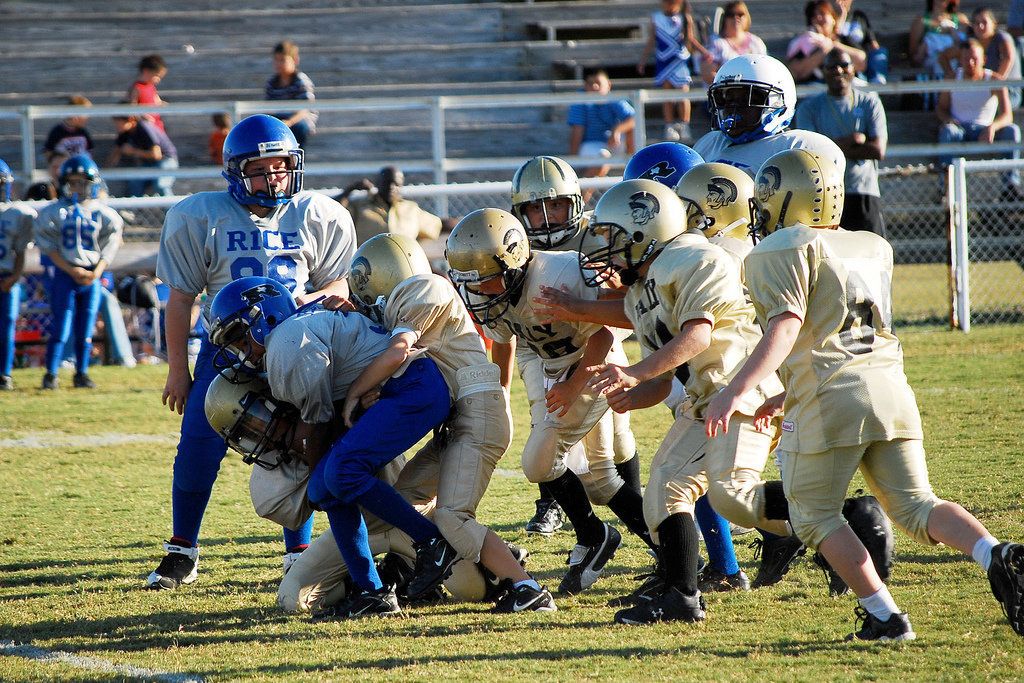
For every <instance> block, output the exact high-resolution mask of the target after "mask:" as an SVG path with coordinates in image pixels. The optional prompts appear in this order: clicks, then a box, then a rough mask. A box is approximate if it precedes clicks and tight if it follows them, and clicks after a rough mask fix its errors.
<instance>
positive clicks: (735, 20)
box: [700, 0, 768, 85]
mask: <svg viewBox="0 0 1024 683" xmlns="http://www.w3.org/2000/svg"><path fill="white" fill-rule="evenodd" d="M723 9H724V12H723V14H722V26H721V27H720V28H719V35H717V36H715V37H714V39H712V41H711V45H709V46H708V52H710V53H711V59H707V58H705V59H703V60H702V61H701V68H700V75H701V78H703V79H704V82H705V83H706V84H708V85H711V84H712V83H714V81H715V74H717V73H718V69H719V68H720V67H721V66H722V65H723V64H725V63H726V62H728V61H729V60H730V59H732V58H733V57H739V56H740V55H766V54H768V50H767V49H766V48H765V45H764V41H763V40H761V39H760V38H758V37H757V36H756V35H754V34H753V33H750V31H749V29H750V10H748V9H747V4H746V3H745V2H742V0H734V1H733V2H728V3H726V4H725V7H724V8H723Z"/></svg>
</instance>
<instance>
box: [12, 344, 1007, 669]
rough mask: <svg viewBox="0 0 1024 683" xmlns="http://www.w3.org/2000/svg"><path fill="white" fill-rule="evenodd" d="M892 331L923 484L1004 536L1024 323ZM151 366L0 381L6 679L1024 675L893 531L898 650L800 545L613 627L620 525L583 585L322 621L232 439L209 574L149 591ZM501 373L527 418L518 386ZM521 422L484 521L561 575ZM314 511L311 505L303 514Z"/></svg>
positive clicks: (974, 597)
mask: <svg viewBox="0 0 1024 683" xmlns="http://www.w3.org/2000/svg"><path fill="white" fill-rule="evenodd" d="M901 336H902V338H903V340H904V344H905V350H906V357H907V373H908V375H909V377H910V379H911V383H912V384H913V385H914V387H915V389H916V391H917V397H918V402H919V404H920V406H921V412H922V415H923V417H924V422H925V429H926V435H927V438H926V442H925V445H926V447H927V449H928V451H929V454H930V455H929V465H930V469H931V474H932V482H933V485H934V487H935V489H936V492H937V493H938V494H939V495H940V496H943V497H945V498H949V499H952V500H955V501H957V502H960V503H962V504H964V505H965V506H966V507H967V508H968V509H970V510H972V511H973V512H975V514H977V515H978V516H979V517H980V518H981V519H982V520H983V521H984V522H986V524H988V526H989V528H990V530H991V531H992V532H993V533H994V534H995V535H996V536H997V537H999V538H1000V539H1016V540H1022V539H1024V466H1022V465H1021V441H1022V439H1021V435H1020V425H1021V424H1022V423H1024V362H1022V360H1024V327H1022V326H992V327H975V328H974V331H972V332H971V334H969V335H964V334H961V333H957V332H950V331H947V330H943V329H938V328H927V329H925V328H908V329H904V330H902V331H901ZM633 350H634V351H635V349H633ZM164 372H165V369H164V368H162V367H138V368H136V369H132V370H125V369H120V368H109V367H103V368H96V369H95V370H94V372H93V375H94V377H95V379H96V381H97V383H98V384H99V387H100V388H99V389H97V390H95V391H92V392H86V391H81V390H79V391H74V390H70V389H62V390H61V391H58V392H56V393H42V392H41V391H39V390H38V389H36V387H37V386H38V383H39V381H40V377H41V374H42V373H41V371H39V370H16V371H15V375H14V380H15V382H16V384H17V385H18V386H19V389H18V390H17V391H15V392H13V393H2V394H0V482H2V486H0V519H3V520H4V521H3V525H2V529H0V681H53V680H58V681H100V680H164V681H185V680H198V679H202V680H215V681H226V680H289V681H292V680H299V681H307V680H308V681H313V680H349V679H367V680H380V679H395V680H435V679H452V678H459V679H461V680H482V679H483V680H491V681H503V680H512V679H529V680H553V679H558V680H575V679H603V680H626V679H630V680H633V681H638V680H677V679H682V680H686V679H714V680H721V679H757V680H761V679H786V680H815V681H817V680H837V679H838V680H844V679H845V680H852V679H865V678H867V679H887V680H906V679H913V680H964V679H970V680H978V679H996V680H1011V679H1020V678H1021V677H1022V676H1024V640H1022V639H1021V638H1020V637H1018V636H1017V635H1015V634H1014V633H1013V632H1012V631H1011V630H1010V628H1009V626H1008V625H1007V623H1006V620H1005V618H1004V617H1003V615H1002V613H1001V612H1000V611H999V607H998V605H997V604H996V602H995V600H994V599H993V598H992V597H991V594H990V592H989V589H988V582H987V580H986V579H985V578H984V576H983V573H982V571H981V570H980V568H978V566H977V565H975V564H974V563H973V562H971V561H970V560H969V559H968V558H966V557H964V556H962V555H960V554H959V553H957V552H955V551H951V550H949V549H947V548H935V547H923V546H915V545H913V544H911V543H910V542H909V541H908V540H907V538H906V537H905V536H902V535H900V534H898V542H897V553H898V563H897V565H896V567H895V569H894V572H893V576H892V579H891V589H892V592H893V595H894V596H895V598H896V600H897V602H898V603H899V605H900V607H901V608H902V609H904V610H907V611H908V612H909V613H910V616H911V619H912V621H913V624H914V628H915V630H916V632H917V634H918V639H917V640H916V641H913V642H910V643H907V644H905V645H902V646H896V647H893V646H880V645H872V644H856V645H851V644H846V643H844V642H842V639H843V637H844V636H845V635H846V634H847V633H849V632H850V631H851V630H852V629H853V626H854V617H853V606H854V600H853V599H852V598H850V597H844V598H838V599H832V598H829V596H828V593H827V589H826V586H825V582H824V579H823V577H822V575H821V572H820V571H819V570H818V569H817V568H815V567H814V566H813V565H812V564H811V563H809V562H808V561H806V560H803V561H801V562H800V563H798V564H797V565H796V566H795V567H794V569H793V570H792V571H791V572H790V574H789V575H787V577H786V579H785V580H784V581H783V582H781V583H780V584H778V585H776V586H773V587H771V588H768V589H764V590H761V591H756V592H752V593H745V594H715V595H710V596H708V604H709V611H708V619H707V620H706V621H705V622H704V623H702V624H699V625H681V624H669V625H662V626H657V627H651V628H634V627H625V626H615V625H613V624H612V616H613V612H614V610H613V609H612V608H609V607H606V606H605V603H606V602H607V600H608V599H609V598H611V597H613V596H616V595H619V594H621V593H624V592H627V591H629V590H632V588H633V587H634V585H635V584H634V582H633V581H632V577H633V576H634V575H635V574H637V573H639V572H642V571H645V570H646V569H647V568H648V566H649V562H648V558H647V556H646V554H645V553H644V551H643V548H642V544H641V543H639V541H637V540H635V539H633V538H627V539H626V545H624V547H623V548H622V549H621V550H620V551H619V553H618V554H617V555H616V556H615V558H614V559H613V560H612V562H611V563H610V564H609V567H608V569H607V570H606V576H605V577H604V578H602V579H601V580H600V581H599V582H598V583H597V584H596V585H595V586H594V587H593V588H592V589H591V590H589V591H587V592H585V593H583V594H582V595H580V596H577V597H573V598H558V607H559V611H558V612H556V613H554V614H548V615H535V614H527V615H518V616H494V615H490V614H488V613H487V612H486V609H485V606H483V605H477V604H457V603H443V604H440V605H437V606H431V607H423V608H414V609H411V610H409V611H408V612H407V616H406V617H405V618H402V619H398V620H390V621H374V620H371V621H357V622H333V623H316V624H313V623H310V622H309V620H308V619H307V618H305V617H301V616H291V615H286V614H283V613H281V612H280V611H279V610H278V609H277V608H276V606H275V595H276V587H277V581H278V579H279V578H280V560H281V552H282V550H283V549H282V543H281V541H280V534H279V531H276V530H275V529H274V527H273V526H272V525H271V524H270V523H269V522H266V521H264V520H260V519H258V518H257V517H256V516H255V514H254V513H253V512H252V509H251V505H250V503H249V501H248V489H247V477H248V469H247V467H246V466H245V465H243V464H242V463H241V461H240V459H239V458H238V457H237V456H235V455H232V456H229V457H228V459H227V460H226V461H225V463H224V466H223V468H222V470H221V477H220V480H219V481H218V482H217V486H216V488H215V490H214V495H213V500H212V502H211V504H210V508H209V510H208V512H207V516H206V522H205V525H204V529H203V538H202V555H201V559H200V578H199V581H198V582H197V583H196V584H193V585H192V586H189V587H186V588H184V589H182V590H179V591H175V592H163V593H153V592H149V591H145V590H142V585H143V579H144V577H145V576H146V575H147V574H148V573H149V572H150V571H151V570H152V569H153V568H154V567H155V565H156V563H157V562H158V561H159V558H160V557H161V556H162V550H161V549H160V547H159V544H160V542H161V541H162V540H163V539H165V538H166V537H167V536H169V535H170V508H169V497H170V478H171V462H172V458H173V454H174V444H175V442H176V431H177V426H178V418H177V416H176V415H173V414H171V413H170V412H169V411H167V410H166V409H164V408H163V407H162V406H161V405H160V391H161V388H162V386H163V379H164ZM69 379H70V378H68V381H66V382H65V384H66V385H69V384H70V381H69ZM515 388H516V395H515V396H514V409H515V411H516V418H517V425H522V424H525V413H526V411H525V399H524V398H523V396H522V393H521V391H520V389H521V387H520V386H519V385H518V384H517V385H516V387H515ZM667 417H668V416H667V411H665V410H663V409H660V408H655V409H650V410H647V411H644V412H642V413H640V414H638V415H635V416H634V423H633V424H634V430H635V431H636V433H637V437H638V441H639V444H640V453H641V455H642V457H643V462H644V469H645V470H646V466H647V464H648V463H649V461H650V457H651V456H652V455H653V453H654V451H655V449H656V446H657V444H658V442H659V440H660V437H661V435H662V434H663V432H664V430H665V429H666V428H667V426H668V421H667ZM525 436H526V435H525V431H524V430H523V429H522V428H520V429H519V430H518V432H517V434H516V442H515V444H514V445H513V448H512V450H511V451H510V453H509V455H508V456H506V459H505V460H504V461H503V462H502V463H501V468H502V469H501V470H500V471H499V473H498V475H497V476H495V478H494V480H493V482H492V485H491V489H490V490H489V492H488V495H487V497H486V498H485V500H484V503H483V505H482V507H481V510H480V514H479V516H480V518H481V519H482V520H483V521H485V522H486V523H489V524H491V525H492V526H493V528H494V529H495V530H496V531H497V532H498V533H499V534H500V535H502V536H504V537H506V538H508V539H509V540H512V541H514V542H516V543H519V544H522V545H524V546H525V547H527V548H528V549H529V550H530V551H531V552H532V555H531V557H530V565H529V569H530V570H531V571H532V572H533V573H534V574H535V575H536V576H537V577H538V578H539V579H540V580H541V582H542V583H546V584H547V585H549V586H556V585H557V584H558V580H559V578H560V576H561V575H562V572H563V571H564V561H565V556H566V552H567V551H568V549H569V547H570V546H571V545H572V540H571V539H572V536H571V535H570V534H567V533H560V534H557V535H555V536H554V537H552V538H550V539H543V538H540V539H538V538H534V537H527V536H526V535H525V534H524V533H523V532H522V526H523V522H524V521H525V520H526V519H527V518H528V517H529V516H530V515H531V514H532V512H533V499H534V498H535V494H536V490H535V487H533V486H531V485H529V484H528V483H527V482H526V480H525V479H524V478H523V477H522V474H521V473H520V472H519V471H518V466H519V462H518V454H519V452H520V451H521V447H522V444H523V441H524V439H525ZM770 469H771V468H770ZM768 476H769V477H771V476H774V473H772V472H770V473H769V475H768ZM855 485H856V482H855ZM606 512H607V510H604V509H602V516H603V517H605V518H606V519H609V520H610V519H611V518H610V517H609V516H608V515H607V514H604V513H606ZM325 524H326V521H325V520H324V519H322V518H319V517H318V520H317V530H318V531H319V530H320V529H322V528H324V525H325ZM749 538H750V537H749V536H745V537H740V538H739V539H738V540H737V543H736V545H737V555H738V556H739V559H740V563H741V566H743V567H744V569H746V570H747V572H748V574H750V575H751V576H753V574H754V573H755V563H754V560H753V551H752V550H750V549H749V548H748V547H746V540H747V539H749Z"/></svg>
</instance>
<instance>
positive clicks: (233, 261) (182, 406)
mask: <svg viewBox="0 0 1024 683" xmlns="http://www.w3.org/2000/svg"><path fill="white" fill-rule="evenodd" d="M302 175H303V152H302V149H301V148H300V147H299V145H298V143H297V142H296V141H295V136H294V135H292V133H291V131H289V130H288V127H287V126H285V125H284V124H283V123H281V122H280V121H278V120H277V119H275V118H273V117H271V116H265V115H262V114H260V115H257V116H250V117H248V118H246V119H243V120H242V121H240V122H239V123H238V124H236V125H235V127H234V128H232V130H231V132H230V133H228V136H227V138H226V139H225V141H224V176H225V178H227V181H228V190H227V191H225V192H200V193H197V194H194V195H192V196H191V197H187V198H186V199H183V200H182V201H180V202H179V203H178V204H176V205H175V206H173V207H172V208H171V209H170V210H169V211H168V212H167V217H166V218H165V219H164V228H163V232H162V233H161V235H160V250H159V253H158V255H157V276H158V277H159V278H160V279H161V280H163V281H164V282H165V283H166V284H168V285H169V286H170V288H171V293H170V298H169V300H168V302H167V308H166V311H165V321H166V322H165V324H166V329H167V363H168V370H167V383H166V385H165V387H164V392H163V402H164V404H165V405H166V406H167V407H168V408H170V409H171V410H172V411H177V412H178V413H179V414H182V415H183V418H182V423H181V425H182V426H181V430H182V431H181V440H180V442H179V444H178V455H177V457H176V458H175V461H174V483H173V486H172V490H171V509H172V518H173V521H172V537H171V539H170V540H169V541H168V542H167V543H165V551H166V552H167V555H166V556H165V557H164V559H163V561H161V563H160V566H159V567H157V569H156V570H155V571H153V573H152V574H150V576H149V579H148V580H147V584H148V585H149V587H151V588H154V589H174V588H177V587H178V586H180V585H181V584H183V583H191V582H193V581H195V579H196V576H197V574H196V565H197V561H198V557H199V548H198V543H199V528H200V525H201V523H202V520H203V515H204V513H205V511H206V506H207V503H208V502H209V499H210V494H211V491H212V490H213V483H214V481H215V480H216V479H217V471H218V469H219V467H220V461H221V460H222V459H223V458H224V455H225V452H226V447H225V445H224V442H223V441H222V440H221V438H220V437H219V436H218V435H217V434H216V433H215V432H214V431H213V430H212V428H211V427H210V424H209V422H208V421H207V419H206V416H205V415H204V414H203V397H204V396H205V394H206V388H207V387H208V386H209V383H210V381H211V380H212V379H213V377H214V376H215V375H216V372H215V370H214V368H213V363H212V359H213V356H214V353H215V352H216V349H215V348H214V347H213V346H212V345H211V344H210V343H209V341H208V340H207V338H206V336H205V335H204V336H203V339H202V343H201V346H200V351H199V356H198V358H197V360H196V365H195V377H192V376H191V375H190V373H189V368H188V352H187V348H186V347H187V342H188V335H189V330H190V328H191V313H192V306H193V304H194V303H195V300H196V297H197V296H199V294H200V293H202V292H204V291H205V292H206V296H207V301H213V299H214V297H216V295H217V293H218V292H219V291H220V290H221V288H222V287H224V286H225V285H226V284H227V283H229V282H232V281H233V280H237V279H238V278H241V277H246V276H266V277H270V278H272V279H274V280H276V281H278V282H280V283H282V284H283V285H284V286H285V287H286V288H287V289H288V290H289V291H290V292H292V294H293V296H294V297H295V300H296V302H298V303H300V304H301V303H305V302H308V301H312V300H313V299H315V298H317V297H319V296H321V295H324V294H338V295H340V296H345V295H346V294H347V293H348V286H347V283H346V281H345V276H346V275H347V274H348V265H349V261H350V260H351V258H352V253H353V252H354V251H355V229H354V228H353V226H352V218H351V217H350V216H349V215H348V212H347V211H345V210H344V209H343V208H342V207H341V206H339V205H338V203H337V202H334V201H333V200H331V199H330V198H329V197H324V196H322V195H320V194H317V193H314V192H303V191H302ZM208 306H209V304H207V306H206V307H205V308H204V318H205V314H208V312H209V310H208ZM311 530H312V518H310V520H309V522H308V523H307V524H306V525H305V526H303V527H302V529H300V530H298V531H292V530H286V531H285V549H286V551H291V552H289V553H288V555H287V556H286V559H290V558H291V557H294V555H293V553H294V552H295V551H299V550H301V549H302V548H304V547H305V546H307V545H308V544H309V540H310V534H311Z"/></svg>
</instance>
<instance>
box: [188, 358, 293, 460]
mask: <svg viewBox="0 0 1024 683" xmlns="http://www.w3.org/2000/svg"><path fill="white" fill-rule="evenodd" d="M204 407H205V409H206V419H207V420H209V421H210V426H211V427H213V429H214V431H215V432H217V434H219V435H220V437H221V438H222V439H224V441H225V442H227V445H228V447H229V448H231V449H232V450H234V451H237V452H239V453H241V454H242V461H243V462H245V463H247V464H250V465H258V466H259V467H262V468H263V469H267V470H272V469H274V468H276V467H278V466H279V465H281V464H282V463H287V462H290V461H291V460H292V458H294V457H296V455H295V454H294V453H292V451H291V441H292V435H293V434H294V430H295V425H296V424H297V422H298V420H299V411H298V409H297V408H295V406H293V405H291V404H290V403H285V402H283V401H278V400H277V399H275V398H274V397H273V395H271V393H270V385H268V384H267V381H266V380H265V379H263V378H262V377H257V376H255V375H253V376H252V377H251V378H250V379H249V381H247V382H245V383H239V382H234V381H232V380H231V378H230V377H226V376H224V375H223V374H221V375H217V376H216V377H214V378H213V381H212V382H210V387H209V389H208V390H207V392H206V403H205V406H204Z"/></svg>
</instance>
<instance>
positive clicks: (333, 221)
mask: <svg viewBox="0 0 1024 683" xmlns="http://www.w3.org/2000/svg"><path fill="white" fill-rule="evenodd" d="M310 217H311V220H310V221H309V223H310V227H314V226H315V238H316V241H317V248H316V262H315V263H313V264H311V266H310V270H309V281H310V282H311V283H312V285H313V287H314V288H315V289H323V288H324V287H327V286H328V285H330V284H331V283H332V282H334V281H335V280H340V279H341V278H343V277H345V276H346V275H348V269H349V265H350V264H351V263H352V255H353V254H354V253H355V251H356V229H355V226H354V225H353V223H352V216H351V215H350V214H349V212H348V211H347V210H346V209H345V208H344V207H343V206H341V204H338V203H337V202H336V201H334V200H333V199H330V198H329V197H323V196H319V195H317V196H316V199H315V200H314V201H313V202H311V205H310Z"/></svg>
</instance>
